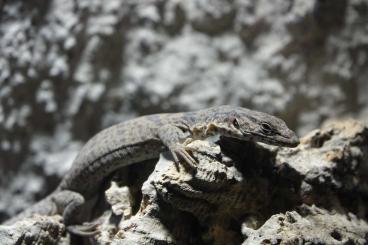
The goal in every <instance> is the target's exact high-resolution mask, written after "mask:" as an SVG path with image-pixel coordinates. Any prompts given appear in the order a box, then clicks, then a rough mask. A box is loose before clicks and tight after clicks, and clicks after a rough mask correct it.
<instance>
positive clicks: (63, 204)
mask: <svg viewBox="0 0 368 245" xmlns="http://www.w3.org/2000/svg"><path fill="white" fill-rule="evenodd" d="M215 134H218V135H222V136H228V137H233V138H238V139H242V140H248V141H255V142H257V141H259V142H263V143H268V144H273V145H280V146H288V147H293V146H296V145H297V144H298V143H299V140H298V138H297V136H296V135H295V133H294V132H293V131H291V130H290V129H289V128H288V127H287V126H286V124H285V123H284V122H283V121H282V120H281V119H279V118H276V117H274V116H271V115H268V114H265V113H261V112H257V111H252V110H248V109H245V108H241V107H233V106H219V107H213V108H209V109H204V110H199V111H195V112H184V113H168V114H155V115H149V116H143V117H139V118H136V119H133V120H130V121H126V122H122V123H119V124H116V125H114V126H111V127H109V128H107V129H105V130H102V131H101V132H100V133H98V134H97V135H95V136H94V137H93V138H91V139H90V140H89V141H88V142H87V143H86V144H85V146H84V147H83V148H82V149H81V151H80V152H79V154H78V155H77V157H76V158H75V160H74V162H73V165H72V168H71V169H70V171H69V172H68V173H67V174H66V176H65V177H64V178H63V179H62V181H61V183H60V184H59V186H58V188H57V189H56V190H55V191H54V192H53V193H51V194H50V195H49V196H48V197H46V198H45V199H43V200H41V201H40V202H38V203H36V204H35V205H34V206H32V207H30V208H29V209H28V210H26V211H24V212H23V213H21V214H20V215H19V216H16V217H15V219H11V220H10V222H14V220H17V219H19V217H25V216H29V215H30V214H33V213H39V214H43V215H53V214H62V215H63V219H64V223H65V225H67V226H69V225H70V226H71V225H73V224H78V223H80V222H81V221H83V220H81V219H83V218H80V217H79V216H78V215H77V214H79V213H81V211H82V210H83V208H84V207H85V205H86V203H87V202H89V201H91V200H93V198H94V197H95V196H96V195H97V193H99V192H100V188H101V185H102V183H103V181H104V180H105V179H106V178H107V177H108V176H110V175H111V174H112V173H113V172H114V171H116V170H117V169H120V168H122V167H125V166H128V165H130V164H134V163H138V162H141V161H144V160H149V159H156V158H158V157H159V154H160V153H161V152H163V151H167V150H169V151H170V152H171V153H172V155H173V157H174V160H175V161H176V162H184V163H187V164H189V165H190V166H192V167H194V166H195V160H194V159H193V158H192V157H191V156H190V155H189V153H188V152H187V151H186V150H185V145H184V141H185V140H188V139H204V138H206V137H209V136H212V135H215ZM17 217H18V218H17ZM7 223H9V222H7ZM75 233H78V232H77V231H76V232H75Z"/></svg>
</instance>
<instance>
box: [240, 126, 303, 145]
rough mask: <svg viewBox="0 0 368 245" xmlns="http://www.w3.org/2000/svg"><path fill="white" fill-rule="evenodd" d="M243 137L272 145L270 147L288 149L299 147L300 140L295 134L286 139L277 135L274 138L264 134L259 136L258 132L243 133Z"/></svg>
mask: <svg viewBox="0 0 368 245" xmlns="http://www.w3.org/2000/svg"><path fill="white" fill-rule="evenodd" d="M241 132H242V134H243V136H244V137H246V138H248V139H250V140H254V141H258V142H262V143H266V144H270V145H277V146H286V147H296V146H297V145H299V138H298V137H297V136H296V135H295V134H294V133H293V134H292V135H291V136H290V137H285V136H283V135H280V134H278V133H276V134H275V135H272V136H267V135H263V134H259V133H256V132H252V133H250V132H247V131H243V130H242V131H241Z"/></svg>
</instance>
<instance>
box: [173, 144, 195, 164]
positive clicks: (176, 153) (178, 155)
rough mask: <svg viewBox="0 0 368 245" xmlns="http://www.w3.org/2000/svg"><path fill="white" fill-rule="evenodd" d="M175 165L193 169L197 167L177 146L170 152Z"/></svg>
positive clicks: (183, 150)
mask: <svg viewBox="0 0 368 245" xmlns="http://www.w3.org/2000/svg"><path fill="white" fill-rule="evenodd" d="M171 154H172V155H173V157H174V161H175V163H184V164H186V165H187V166H188V167H189V168H191V169H193V168H195V167H196V165H197V161H196V160H195V159H194V158H193V157H192V156H191V155H190V154H189V153H188V151H187V150H186V149H185V148H184V147H183V146H177V147H175V149H174V150H171Z"/></svg>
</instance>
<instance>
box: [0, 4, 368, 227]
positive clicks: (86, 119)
mask: <svg viewBox="0 0 368 245" xmlns="http://www.w3.org/2000/svg"><path fill="white" fill-rule="evenodd" d="M367 6H368V3H367V1H364V0H337V1H332V0H325V1H321V0H311V1H308V2H305V1H302V0H290V1H282V0H277V1H271V2H270V1H268V0H258V1H250V0H211V1H208V0H185V1H179V0H169V1H161V0H157V1H156V0H137V1H134V0H126V1H119V0H93V1H90V0H48V1H46V0H27V1H4V0H2V1H0V8H1V14H0V15H1V16H0V18H1V25H0V34H1V39H0V52H1V54H0V156H1V157H0V173H1V178H0V192H1V193H2V195H1V196H0V221H3V220H5V219H6V218H8V217H10V216H13V215H14V214H15V213H17V212H19V211H20V210H21V209H23V208H25V207H27V206H28V205H30V204H31V203H34V202H35V201H36V200H38V199H40V198H41V196H45V195H46V194H47V193H50V192H51V191H52V190H53V189H54V188H55V187H56V185H57V183H58V182H59V181H60V178H61V177H62V176H63V175H64V174H65V173H66V171H67V170H68V169H69V167H70V165H71V162H72V160H73V158H74V157H75V155H76V154H77V152H78V150H79V149H80V147H81V145H82V144H83V143H84V142H86V141H87V140H88V139H89V138H91V137H92V136H93V134H95V133H97V132H98V131H100V130H101V129H103V128H106V127H108V126H110V125H112V124H114V123H117V122H120V121H122V120H125V119H129V118H132V117H135V116H137V115H142V114H151V113H156V112H173V111H184V110H194V109H200V108H205V107H209V106H213V105H220V104H232V105H240V106H244V107H248V108H251V109H258V110H263V111H266V112H269V113H272V114H275V115H278V116H280V117H281V118H283V119H284V120H286V121H287V123H288V125H290V127H291V128H293V129H296V130H298V131H299V132H301V133H303V134H304V133H305V132H307V131H309V130H311V129H313V128H316V127H318V125H319V124H320V122H321V121H323V120H324V119H325V118H331V117H336V116H344V115H348V116H359V115H362V116H361V118H367V117H366V116H364V115H366V114H367V113H366V109H365V108H367V105H368V96H366V95H367V91H368V83H367V82H366V78H367V69H366V67H367V66H368V55H367V49H366V40H367V38H368V37H367V32H364V30H365V28H366V20H367V11H366V9H367ZM15 204H16V205H15Z"/></svg>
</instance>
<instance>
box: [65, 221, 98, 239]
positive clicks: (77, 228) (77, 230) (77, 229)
mask: <svg viewBox="0 0 368 245" xmlns="http://www.w3.org/2000/svg"><path fill="white" fill-rule="evenodd" d="M99 225H100V224H99V223H98V222H85V223H83V224H82V225H69V226H68V227H67V228H66V229H67V230H68V231H69V232H70V233H72V234H74V235H77V236H82V237H90V236H95V235H97V234H99V233H100V231H99V230H98V229H97V227H98V226H99Z"/></svg>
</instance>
